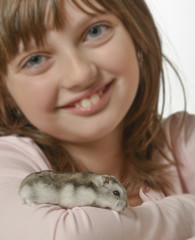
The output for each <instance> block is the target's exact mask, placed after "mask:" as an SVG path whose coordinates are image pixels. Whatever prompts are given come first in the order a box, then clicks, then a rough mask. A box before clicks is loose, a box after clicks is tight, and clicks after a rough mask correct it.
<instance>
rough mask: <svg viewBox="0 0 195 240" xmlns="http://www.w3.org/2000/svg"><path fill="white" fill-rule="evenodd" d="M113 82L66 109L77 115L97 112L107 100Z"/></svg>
mask: <svg viewBox="0 0 195 240" xmlns="http://www.w3.org/2000/svg"><path fill="white" fill-rule="evenodd" d="M112 83H113V81H111V82H110V83H108V84H107V85H104V86H103V87H102V88H100V89H98V90H97V91H96V92H93V93H92V94H91V95H88V96H86V97H84V98H82V99H79V100H78V101H75V102H73V103H71V104H68V105H66V106H64V107H63V108H64V109H68V110H70V111H73V112H75V113H88V112H91V111H95V110H96V109H98V108H99V107H101V106H102V105H103V104H104V102H105V101H106V99H107V95H108V94H107V93H108V92H109V89H110V86H111V85H112Z"/></svg>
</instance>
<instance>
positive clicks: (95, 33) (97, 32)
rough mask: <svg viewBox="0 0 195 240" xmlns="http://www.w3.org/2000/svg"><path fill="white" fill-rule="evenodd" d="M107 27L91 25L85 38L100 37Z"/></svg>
mask: <svg viewBox="0 0 195 240" xmlns="http://www.w3.org/2000/svg"><path fill="white" fill-rule="evenodd" d="M107 29H108V26H105V25H96V26H94V27H92V28H91V29H90V30H89V31H88V33H87V37H86V39H87V40H89V39H95V38H98V37H100V36H101V35H102V34H103V33H104V32H105V31H106V30H107Z"/></svg>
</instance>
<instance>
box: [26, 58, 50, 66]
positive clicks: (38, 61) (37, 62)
mask: <svg viewBox="0 0 195 240" xmlns="http://www.w3.org/2000/svg"><path fill="white" fill-rule="evenodd" d="M44 60H45V57H44V56H41V55H34V56H32V57H30V58H29V59H28V61H27V62H26V63H25V65H24V67H36V66H38V65H40V64H42V63H43V62H44Z"/></svg>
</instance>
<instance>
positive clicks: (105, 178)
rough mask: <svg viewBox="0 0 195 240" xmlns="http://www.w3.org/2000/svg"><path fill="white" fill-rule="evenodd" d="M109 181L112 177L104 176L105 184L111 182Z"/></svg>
mask: <svg viewBox="0 0 195 240" xmlns="http://www.w3.org/2000/svg"><path fill="white" fill-rule="evenodd" d="M109 182H110V178H109V177H104V184H103V185H105V184H109Z"/></svg>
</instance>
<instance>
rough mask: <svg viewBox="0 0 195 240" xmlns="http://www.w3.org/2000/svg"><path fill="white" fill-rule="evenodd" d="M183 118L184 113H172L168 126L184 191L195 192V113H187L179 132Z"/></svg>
mask: <svg viewBox="0 0 195 240" xmlns="http://www.w3.org/2000/svg"><path fill="white" fill-rule="evenodd" d="M181 119H182V113H177V114H174V115H172V116H171V117H170V118H169V119H168V121H167V128H169V132H170V141H171V146H172V147H173V150H174V152H175V155H176V157H177V160H178V162H179V164H180V165H179V166H178V167H177V171H178V176H179V178H180V184H181V186H182V192H183V193H192V194H195V115H190V114H187V115H186V118H185V120H184V123H183V128H182V130H181V132H179V131H178V127H179V124H180V122H181ZM178 133H179V135H177V134H178Z"/></svg>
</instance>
